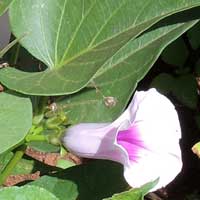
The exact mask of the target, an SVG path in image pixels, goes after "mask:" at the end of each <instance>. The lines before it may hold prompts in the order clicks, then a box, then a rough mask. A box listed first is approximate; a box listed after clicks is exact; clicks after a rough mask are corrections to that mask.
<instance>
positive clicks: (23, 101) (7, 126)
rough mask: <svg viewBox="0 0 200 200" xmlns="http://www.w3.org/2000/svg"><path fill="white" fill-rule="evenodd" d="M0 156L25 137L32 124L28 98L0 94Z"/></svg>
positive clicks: (30, 106)
mask: <svg viewBox="0 0 200 200" xmlns="http://www.w3.org/2000/svg"><path fill="white" fill-rule="evenodd" d="M0 108H1V109H0V154H1V153H3V152H4V151H6V150H8V149H10V148H12V147H14V146H15V145H16V144H18V143H19V142H21V141H22V140H23V139H24V137H25V136H26V134H27V132H28V130H29V129H30V127H31V124H32V105H31V101H30V99H29V98H25V97H22V96H17V95H14V94H8V93H5V92H2V93H0Z"/></svg>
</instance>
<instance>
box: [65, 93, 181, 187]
mask: <svg viewBox="0 0 200 200" xmlns="http://www.w3.org/2000/svg"><path fill="white" fill-rule="evenodd" d="M180 138H181V130H180V124H179V119H178V115H177V112H176V110H175V108H174V106H173V104H172V103H171V102H170V101H169V99H167V98H166V97H165V96H163V95H162V94H160V93H159V92H157V91H156V90H155V89H150V90H148V91H140V92H136V93H135V95H134V97H133V99H132V101H131V103H130V105H129V106H128V108H127V109H126V110H125V112H124V113H122V115H121V116H120V117H119V118H118V119H116V120H115V121H114V122H112V123H81V124H78V125H74V126H71V127H70V128H69V129H68V130H67V131H66V133H65V135H64V137H63V144H64V146H65V147H66V148H67V149H68V150H70V151H71V152H72V153H74V154H76V155H77V156H80V157H86V158H96V159H108V160H113V161H116V162H119V163H121V164H122V165H123V166H124V177H125V179H126V181H127V182H128V183H129V185H130V186H132V187H134V188H136V187H140V186H142V185H143V184H145V183H147V182H150V181H154V180H156V179H157V178H159V182H158V184H157V185H156V186H155V187H154V188H153V191H154V190H157V189H159V188H161V187H164V186H166V185H167V184H168V183H170V182H171V181H172V180H173V179H174V178H175V177H176V176H177V174H178V173H179V172H180V171H181V168H182V159H181V150H180V146H179V139H180Z"/></svg>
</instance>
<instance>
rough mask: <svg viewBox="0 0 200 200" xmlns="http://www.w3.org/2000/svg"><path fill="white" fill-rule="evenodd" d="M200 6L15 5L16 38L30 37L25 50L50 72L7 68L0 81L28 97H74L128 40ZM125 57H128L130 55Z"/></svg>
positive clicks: (194, 1)
mask: <svg viewBox="0 0 200 200" xmlns="http://www.w3.org/2000/svg"><path fill="white" fill-rule="evenodd" d="M199 5H200V2H199V0H176V1H172V0H165V2H164V4H163V3H157V2H156V1H155V0H149V1H146V0H141V1H138V0H123V1H122V0H109V1H108V0H101V1H98V0H95V1H94V0H76V1H74V0H68V1H67V0H48V1H47V0H35V1H32V0H14V2H13V4H12V6H11V8H10V21H11V26H12V31H13V33H14V34H15V36H16V37H17V38H18V37H19V36H21V35H23V34H25V33H28V36H27V37H26V38H24V39H23V40H22V41H21V44H22V46H24V47H25V48H26V49H27V50H28V51H29V52H30V53H31V54H32V55H34V56H35V57H36V58H38V59H39V60H41V61H42V62H44V63H45V64H46V65H47V66H48V67H49V69H48V70H46V71H43V72H38V73H27V72H22V71H19V70H16V69H14V68H5V69H2V70H1V71H0V81H1V82H2V83H3V84H4V85H6V86H7V87H8V88H10V89H13V90H16V91H18V92H21V93H24V94H31V95H43V96H49V95H63V94H72V93H75V92H77V91H79V90H80V89H82V88H84V87H85V86H86V85H87V84H88V82H89V81H90V80H91V79H92V78H93V77H94V76H95V75H96V73H97V71H98V70H99V69H100V68H101V67H102V66H103V65H104V64H105V63H106V62H107V61H108V60H109V61H111V60H112V57H113V55H114V54H115V53H116V52H117V51H118V50H119V49H120V48H123V47H124V46H126V45H127V43H128V42H129V41H130V40H134V38H136V37H137V36H138V35H139V34H141V33H142V32H144V31H145V30H147V29H148V28H149V27H151V26H152V25H153V24H155V23H156V22H158V21H160V20H161V19H163V18H165V17H167V16H170V15H173V14H174V13H177V12H181V11H183V10H187V9H190V8H193V7H196V6H199ZM155 10H156V12H155ZM33 16H34V17H33ZM124 53H125V54H124V55H123V56H124V57H128V56H129V51H124ZM110 64H111V67H114V66H113V63H112V62H110Z"/></svg>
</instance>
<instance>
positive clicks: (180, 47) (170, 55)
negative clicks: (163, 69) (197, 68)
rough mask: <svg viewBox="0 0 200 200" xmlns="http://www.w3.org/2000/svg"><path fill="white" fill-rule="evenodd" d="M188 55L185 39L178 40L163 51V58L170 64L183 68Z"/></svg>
mask: <svg viewBox="0 0 200 200" xmlns="http://www.w3.org/2000/svg"><path fill="white" fill-rule="evenodd" d="M188 55H189V52H188V50H187V47H186V45H185V43H184V40H183V38H178V39H177V40H176V41H174V42H173V43H171V44H170V45H169V46H168V47H167V48H166V49H165V50H164V51H163V53H162V55H161V57H162V59H163V60H164V61H165V62H166V63H168V64H172V65H175V66H179V67H182V66H183V65H184V63H185V61H186V60H187V56H188Z"/></svg>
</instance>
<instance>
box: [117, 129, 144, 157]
mask: <svg viewBox="0 0 200 200" xmlns="http://www.w3.org/2000/svg"><path fill="white" fill-rule="evenodd" d="M139 136H140V134H139V131H138V129H137V128H136V127H134V126H131V127H130V128H129V129H128V130H123V131H119V132H118V135H117V143H118V144H119V145H121V146H122V147H123V148H124V149H125V150H126V151H127V153H128V155H129V159H130V160H132V161H136V160H137V158H138V151H139V150H140V149H141V148H144V142H143V141H142V140H141V139H140V137H139Z"/></svg>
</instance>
